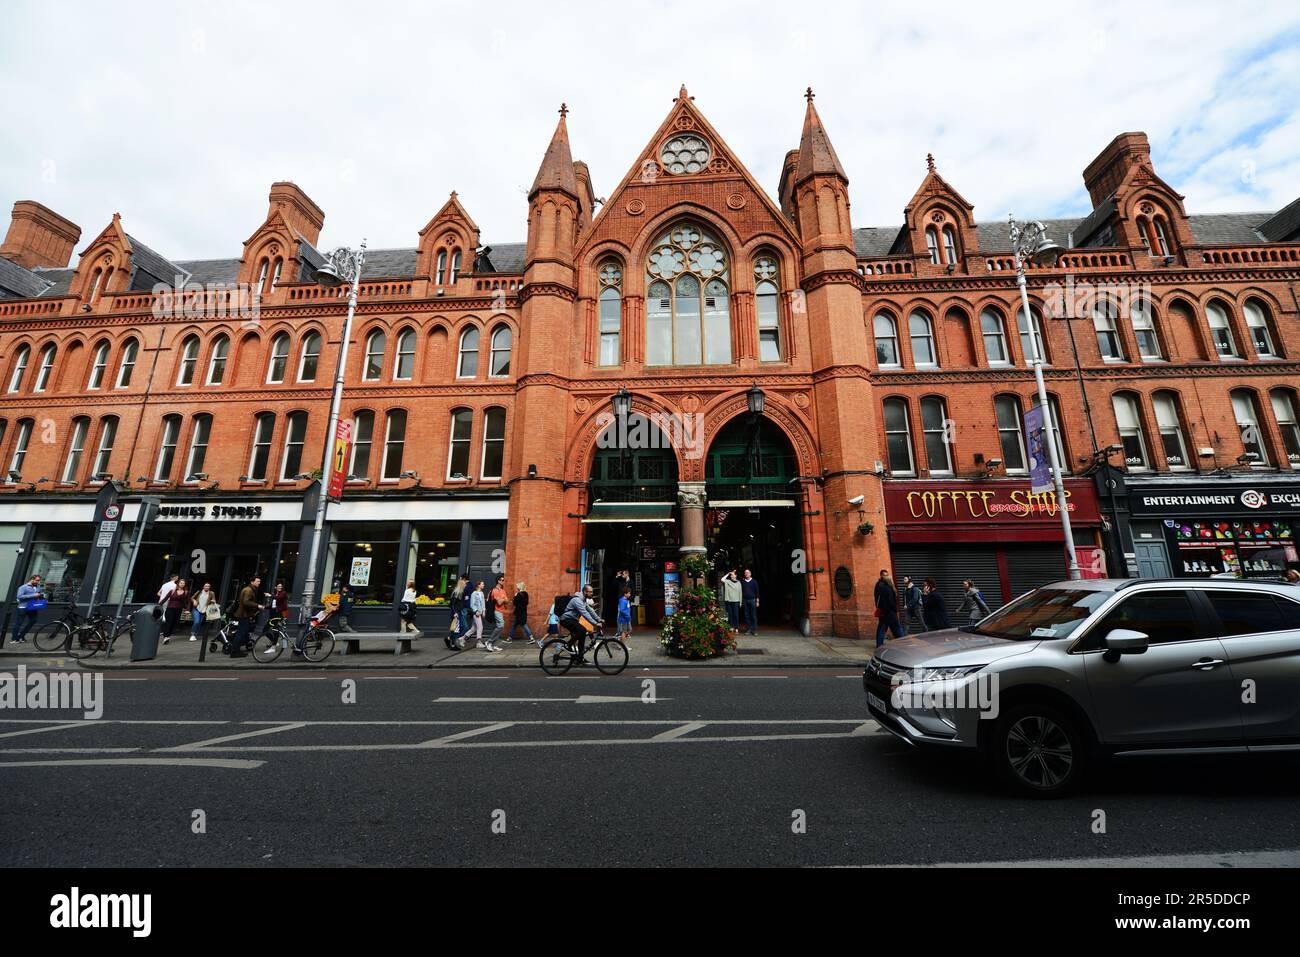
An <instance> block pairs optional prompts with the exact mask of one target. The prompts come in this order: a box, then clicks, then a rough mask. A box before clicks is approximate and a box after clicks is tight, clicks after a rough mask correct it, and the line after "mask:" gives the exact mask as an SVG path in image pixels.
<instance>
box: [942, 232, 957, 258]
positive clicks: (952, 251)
mask: <svg viewBox="0 0 1300 957" xmlns="http://www.w3.org/2000/svg"><path fill="white" fill-rule="evenodd" d="M943 251H944V255H946V256H947V257H948V265H949V266H955V265H956V264H957V233H956V231H955V230H953V228H952V227H951V226H945V227H943Z"/></svg>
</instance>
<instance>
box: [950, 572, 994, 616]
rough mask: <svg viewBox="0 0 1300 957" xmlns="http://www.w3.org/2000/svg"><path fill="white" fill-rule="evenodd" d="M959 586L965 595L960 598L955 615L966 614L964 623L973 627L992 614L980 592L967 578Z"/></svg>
mask: <svg viewBox="0 0 1300 957" xmlns="http://www.w3.org/2000/svg"><path fill="white" fill-rule="evenodd" d="M961 584H962V588H964V589H965V590H966V594H965V595H964V596H963V597H962V600H961V604H960V605H958V606H957V614H959V615H960V614H961V613H962V612H966V615H967V619H966V623H967V624H968V625H973V624H975V623H976V622H978V621H981V620H983V619H985V618H987V617H988V616H989V615H991V614H992V613H993V612H992V610H991V609H990V608H989V604H988V602H986V601H985V600H984V596H983V595H981V594H980V590H979V589H978V588H976V587H975V583H974V582H973V581H971V580H970V579H969V578H968V579H966V580H965V581H963V582H962V583H961Z"/></svg>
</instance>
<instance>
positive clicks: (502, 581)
mask: <svg viewBox="0 0 1300 957" xmlns="http://www.w3.org/2000/svg"><path fill="white" fill-rule="evenodd" d="M509 603H510V596H509V595H507V594H506V576H505V575H498V576H497V580H496V583H495V584H494V585H493V586H492V593H491V594H490V595H489V596H488V609H487V610H488V612H489V613H490V614H491V615H492V633H491V634H490V635H488V640H487V644H488V651H500V650H501V649H500V648H498V647H497V640H498V639H499V638H502V637H503V636H505V631H506V606H507V605H508V604H509ZM505 642H506V644H510V639H509V638H508V637H507V638H505Z"/></svg>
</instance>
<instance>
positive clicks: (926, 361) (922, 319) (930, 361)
mask: <svg viewBox="0 0 1300 957" xmlns="http://www.w3.org/2000/svg"><path fill="white" fill-rule="evenodd" d="M907 328H908V334H909V335H910V337H911V340H912V361H913V362H914V363H915V364H916V367H917V368H918V369H920V368H924V367H926V366H936V365H938V364H939V356H938V353H936V352H935V348H934V324H933V323H932V322H931V321H930V317H929V316H927V315H926V314H925V313H923V312H914V313H912V316H911V318H910V319H908V320H907Z"/></svg>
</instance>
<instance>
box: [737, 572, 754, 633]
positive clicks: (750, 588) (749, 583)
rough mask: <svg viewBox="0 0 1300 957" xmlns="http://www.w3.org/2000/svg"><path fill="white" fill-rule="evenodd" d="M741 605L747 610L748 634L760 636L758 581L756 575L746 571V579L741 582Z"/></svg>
mask: <svg viewBox="0 0 1300 957" xmlns="http://www.w3.org/2000/svg"><path fill="white" fill-rule="evenodd" d="M740 603H741V605H742V606H743V608H744V610H745V625H746V627H747V628H748V634H751V635H757V634H758V580H757V579H756V578H755V577H754V573H753V572H752V571H750V570H749V569H748V568H746V569H745V577H744V578H742V579H741V580H740Z"/></svg>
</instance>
